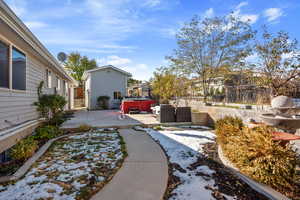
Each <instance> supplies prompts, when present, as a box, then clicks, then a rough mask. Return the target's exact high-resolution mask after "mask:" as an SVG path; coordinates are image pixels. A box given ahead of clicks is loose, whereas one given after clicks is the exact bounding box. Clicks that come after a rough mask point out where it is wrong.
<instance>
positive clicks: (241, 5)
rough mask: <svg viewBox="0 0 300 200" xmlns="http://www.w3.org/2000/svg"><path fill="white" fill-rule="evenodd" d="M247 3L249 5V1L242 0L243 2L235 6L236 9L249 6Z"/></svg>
mask: <svg viewBox="0 0 300 200" xmlns="http://www.w3.org/2000/svg"><path fill="white" fill-rule="evenodd" d="M247 5H248V1H242V2H241V3H239V4H238V5H237V6H236V7H235V9H236V10H239V9H241V8H242V7H244V6H247Z"/></svg>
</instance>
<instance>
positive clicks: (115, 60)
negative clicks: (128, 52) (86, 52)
mask: <svg viewBox="0 0 300 200" xmlns="http://www.w3.org/2000/svg"><path fill="white" fill-rule="evenodd" d="M97 62H98V64H99V65H114V66H116V67H121V66H124V65H127V64H129V63H131V62H132V61H131V60H130V59H129V58H121V57H119V56H116V55H112V56H107V57H106V58H101V59H98V60H97Z"/></svg>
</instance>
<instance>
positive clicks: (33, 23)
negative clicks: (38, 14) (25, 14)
mask: <svg viewBox="0 0 300 200" xmlns="http://www.w3.org/2000/svg"><path fill="white" fill-rule="evenodd" d="M24 23H25V25H26V26H27V27H28V28H30V29H38V28H44V27H46V26H47V24H46V23H44V22H39V21H27V22H24Z"/></svg>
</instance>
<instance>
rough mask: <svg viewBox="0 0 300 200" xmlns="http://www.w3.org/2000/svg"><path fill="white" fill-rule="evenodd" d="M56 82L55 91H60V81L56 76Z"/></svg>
mask: <svg viewBox="0 0 300 200" xmlns="http://www.w3.org/2000/svg"><path fill="white" fill-rule="evenodd" d="M56 81H57V82H56V86H57V90H60V88H61V87H60V79H59V78H58V76H57V77H56Z"/></svg>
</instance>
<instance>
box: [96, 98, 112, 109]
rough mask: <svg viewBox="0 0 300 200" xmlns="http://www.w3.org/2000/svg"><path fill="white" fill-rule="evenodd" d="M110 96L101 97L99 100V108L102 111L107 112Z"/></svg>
mask: <svg viewBox="0 0 300 200" xmlns="http://www.w3.org/2000/svg"><path fill="white" fill-rule="evenodd" d="M109 99H110V97H109V96H99V97H98V99H97V102H98V106H99V108H100V109H103V110H106V109H108V107H109Z"/></svg>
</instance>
